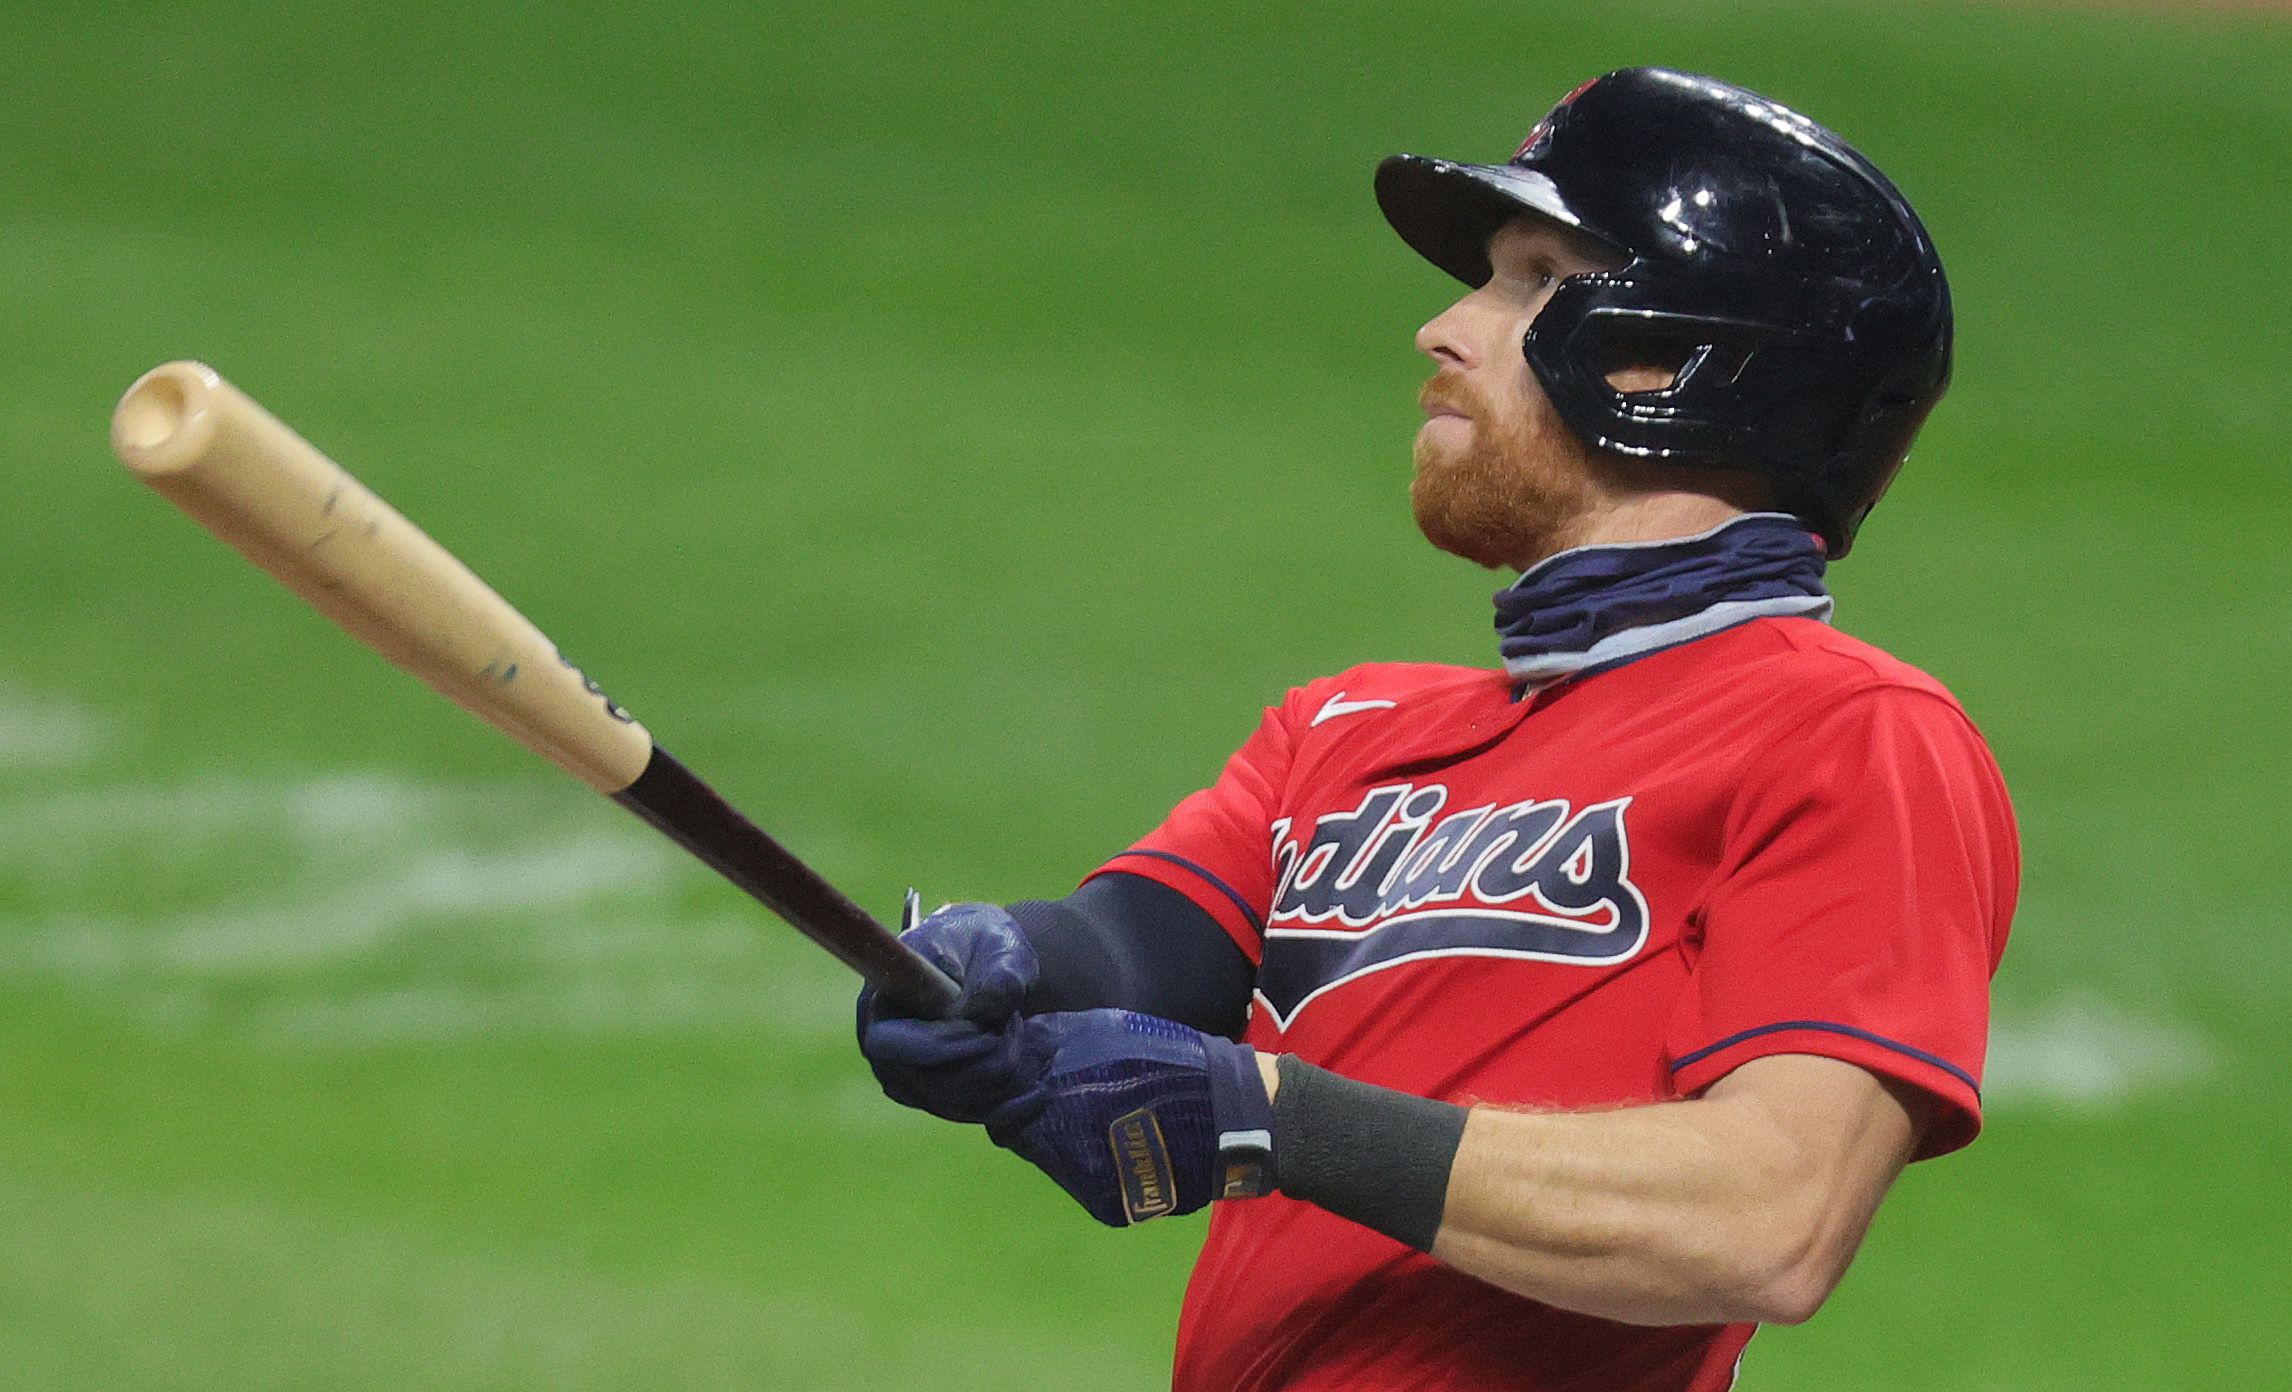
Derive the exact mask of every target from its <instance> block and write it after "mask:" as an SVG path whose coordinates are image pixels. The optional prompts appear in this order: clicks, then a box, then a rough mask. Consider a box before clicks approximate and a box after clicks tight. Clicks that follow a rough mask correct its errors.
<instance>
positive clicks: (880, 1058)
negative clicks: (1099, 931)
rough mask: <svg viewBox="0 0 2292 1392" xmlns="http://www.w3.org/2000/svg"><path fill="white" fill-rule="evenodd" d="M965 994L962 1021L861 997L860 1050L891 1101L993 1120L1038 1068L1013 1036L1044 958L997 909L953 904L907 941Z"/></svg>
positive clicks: (872, 992)
mask: <svg viewBox="0 0 2292 1392" xmlns="http://www.w3.org/2000/svg"><path fill="white" fill-rule="evenodd" d="M899 940H900V941H901V942H904V943H906V944H907V945H908V946H910V947H912V948H914V949H915V950H916V951H917V952H919V953H921V954H922V955H923V957H924V958H925V959H926V960H928V961H930V962H931V963H932V965H934V966H936V967H938V968H939V969H940V970H941V971H944V972H946V973H947V974H948V975H949V976H950V977H953V978H954V979H955V981H956V983H957V984H958V985H960V986H961V987H962V988H963V994H962V995H961V996H959V997H958V998H957V999H956V1002H955V1010H954V1013H953V1015H952V1016H951V1017H950V1018H948V1019H945V1020H926V1019H921V1018H918V1017H917V1016H915V1015H913V1014H911V1013H910V1011H909V1008H908V1006H907V1005H906V1004H905V1003H904V1002H902V1001H899V1000H897V999H896V998H893V997H890V996H886V995H884V994H883V993H881V992H880V991H878V990H877V989H876V988H875V987H874V986H868V987H866V988H865V989H863V990H862V991H861V992H860V996H859V1047H860V1053H861V1054H863V1055H865V1056H866V1058H867V1061H868V1065H869V1067H871V1068H873V1069H874V1070H875V1077H876V1081H877V1082H879V1083H881V1084H882V1085H883V1091H884V1095H885V1096H887V1097H889V1098H891V1100H892V1101H894V1102H897V1103H899V1104H901V1105H902V1106H908V1107H915V1108H918V1109H919V1110H922V1111H926V1112H929V1113H931V1114H932V1115H933V1116H938V1117H945V1118H946V1119H947V1120H949V1121H962V1122H981V1121H985V1120H986V1119H987V1118H988V1117H989V1116H990V1115H992V1114H993V1113H994V1112H995V1111H996V1110H997V1109H998V1108H1000V1107H1003V1106H1005V1105H1006V1104H1008V1103H1009V1102H1010V1101H1011V1100H1012V1099H1013V1098H1015V1097H1017V1096H1018V1095H1019V1094H1020V1093H1021V1092H1023V1091H1024V1090H1025V1089H1026V1087H1027V1086H1028V1085H1029V1083H1030V1081H1031V1080H1032V1079H1033V1078H1034V1076H1035V1075H1036V1073H1037V1072H1039V1068H1033V1069H1031V1068H1029V1067H1028V1066H1027V1064H1026V1061H1025V1060H1024V1059H1023V1058H1022V1056H1021V1052H1020V1051H1021V1048H1022V1043H1023V1041H1022V1040H1021V1038H1020V1036H1019V1032H1018V1031H1017V1030H1016V1029H1015V1028H1012V1022H1013V1019H1014V1015H1015V1012H1016V1011H1017V1010H1018V1008H1019V1002H1020V1001H1021V1000H1023V999H1025V998H1026V994H1027V992H1028V991H1029V990H1030V989H1032V988H1033V986H1034V984H1035V973H1036V970H1037V967H1036V963H1035V950H1034V948H1033V947H1032V946H1031V945H1030V944H1029V943H1028V942H1027V940H1026V936H1025V935H1024V934H1022V933H1021V932H1020V931H1019V926H1018V924H1017V923H1015V922H1013V921H1012V919H1011V916H1010V915H1009V914H1007V913H1004V912H1003V911H1002V910H1001V909H999V908H997V907H995V906H994V905H992V904H954V905H950V906H949V907H947V908H944V909H941V910H940V911H939V912H937V913H935V914H933V915H931V917H929V918H927V919H925V920H923V922H921V923H919V924H917V925H916V926H915V927H913V928H910V929H908V930H907V931H906V932H905V933H902V934H900V938H899Z"/></svg>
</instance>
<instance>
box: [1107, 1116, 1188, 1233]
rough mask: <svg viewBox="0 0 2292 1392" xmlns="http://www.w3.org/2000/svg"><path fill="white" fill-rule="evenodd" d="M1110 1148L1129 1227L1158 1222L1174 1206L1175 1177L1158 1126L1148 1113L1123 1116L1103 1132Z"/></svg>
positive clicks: (1168, 1151) (1176, 1197)
mask: <svg viewBox="0 0 2292 1392" xmlns="http://www.w3.org/2000/svg"><path fill="white" fill-rule="evenodd" d="M1106 1139H1107V1141H1108V1142H1109V1143H1110V1144H1111V1145H1113V1147H1114V1171H1115V1173H1116V1174H1118V1175H1120V1176H1121V1177H1122V1207H1123V1209H1124V1210H1125V1211H1126V1212H1128V1214H1129V1215H1130V1221H1131V1222H1133V1223H1143V1222H1145V1221H1146V1220H1147V1219H1149V1218H1159V1217H1161V1216H1162V1215H1163V1214H1165V1213H1169V1212H1171V1211H1172V1210H1174V1209H1176V1208H1177V1206H1178V1189H1177V1183H1176V1177H1175V1176H1174V1175H1172V1174H1171V1172H1170V1150H1169V1147H1167V1146H1165V1145H1164V1144H1163V1143H1162V1124H1161V1123H1160V1122H1158V1121H1156V1120H1155V1119H1154V1113H1153V1111H1152V1110H1151V1109H1149V1108H1146V1107H1140V1108H1139V1109H1138V1110H1137V1111H1135V1112H1125V1113H1124V1114H1123V1115H1121V1116H1118V1117H1116V1118H1115V1119H1114V1120H1113V1122H1112V1123H1111V1124H1109V1125H1108V1126H1107V1128H1106Z"/></svg>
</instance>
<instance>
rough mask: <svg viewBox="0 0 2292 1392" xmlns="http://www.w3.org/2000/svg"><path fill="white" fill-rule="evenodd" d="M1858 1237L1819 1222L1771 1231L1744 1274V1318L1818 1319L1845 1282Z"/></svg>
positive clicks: (1778, 1320) (1784, 1225)
mask: <svg viewBox="0 0 2292 1392" xmlns="http://www.w3.org/2000/svg"><path fill="white" fill-rule="evenodd" d="M1859 1236H1860V1234H1859V1233H1853V1234H1849V1233H1845V1232H1841V1231H1837V1230H1835V1229H1834V1228H1832V1227H1831V1226H1829V1225H1826V1224H1823V1223H1820V1222H1807V1223H1798V1224H1792V1223H1778V1224H1773V1225H1771V1226H1769V1227H1768V1228H1767V1230H1766V1232H1765V1234H1764V1237H1765V1241H1763V1242H1761V1243H1760V1244H1758V1248H1757V1252H1756V1256H1755V1258H1754V1260H1753V1261H1751V1262H1750V1263H1747V1264H1746V1265H1747V1269H1746V1270H1745V1271H1744V1273H1743V1281H1742V1285H1741V1288H1740V1290H1741V1295H1742V1298H1743V1300H1744V1303H1745V1304H1746V1306H1747V1307H1748V1308H1747V1310H1746V1312H1745V1313H1746V1314H1747V1315H1748V1316H1749V1318H1751V1319H1754V1320H1756V1321H1757V1322H1759V1323H1760V1324H1804V1323H1806V1322H1807V1321H1808V1320H1810V1319H1813V1318H1814V1316H1815V1312H1816V1311H1817V1310H1820V1309H1821V1308H1822V1307H1823V1302H1824V1301H1826V1300H1828V1299H1830V1293H1831V1292H1832V1291H1834V1290H1836V1289H1838V1283H1839V1282H1840V1281H1841V1280H1843V1279H1845V1277H1846V1268H1847V1266H1848V1265H1849V1264H1850V1263H1852V1262H1853V1260H1854V1251H1855V1248H1856V1246H1857V1245H1858V1244H1857V1241H1856V1239H1857V1238H1858V1237H1859Z"/></svg>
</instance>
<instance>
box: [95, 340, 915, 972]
mask: <svg viewBox="0 0 2292 1392" xmlns="http://www.w3.org/2000/svg"><path fill="white" fill-rule="evenodd" d="M111 447H112V452H113V453H114V454H117V455H118V456H119V458H120V462H122V463H124V464H126V465H127V467H128V468H129V469H131V470H133V471H134V472H135V474H136V476H137V477H139V478H141V479H142V480H143V481H144V482H145V483H147V484H149V485H151V487H152V488H153V489H154V490H156V491H157V492H158V493H159V494H160V496H162V497H164V498H166V499H167V500H168V501H169V502H171V503H173V504H175V505H176V506H177V507H179V508H181V509H183V511H185V512H187V513H189V514H191V516H192V518H193V519H194V520H195V521H197V522H198V523H199V525H200V526H202V527H205V528H206V529H207V530H208V531H210V532H213V533H214V534H215V535H216V536H218V537H220V538H222V539H223V540H224V541H226V542H228V543H229V544H230V545H231V546H232V547H233V548H235V549H236V550H237V551H238V552H239V553H240V554H241V555H243V556H245V557H246V558H247V559H248V560H250V561H253V562H254V563H255V564H256V565H258V566H261V567H262V568H263V569H264V570H267V571H269V572H270V573H271V575H272V576H273V577H274V578H275V579H277V580H278V582H279V583H280V584H282V585H285V586H286V587H287V588H288V589H290V590H292V591H294V592H295V593H296V594H298V595H300V596H302V598H303V599H304V600H305V601H306V602H308V603H309V604H310V606H311V607H312V608H314V609H316V610H318V611H319V612H320V613H322V614H324V615H326V617H328V618H330V619H332V620H334V622H335V623H337V624H339V625H340V626H341V627H342V628H343V630H344V631H345V632H347V633H349V634H350V636H351V637H353V638H356V639H357V640H358V641H359V642H361V643H364V644H365V645H366V646H367V647H370V648H372V649H373V650H374V651H376V652H378V653H380V654H382V656H384V657H386V658H388V659H389V660H390V661H392V662H393V663H396V664H397V665H398V666H399V667H402V668H404V669H405V670H406V671H408V672H410V673H412V674H413V675H414V676H415V677H418V678H419V679H421V681H422V682H423V683H424V684H425V685H427V686H429V687H430V689H431V690H433V691H436V692H437V693H438V694H439V695H441V696H444V697H445V698H446V699H447V700H449V701H452V702H453V703H454V704H455V705H457V706H460V707H461V708H462V709H463V710H466V711H468V712H469V713H470V714H472V715H474V716H476V717H477V718H478V719H480V720H483V721H485V722H486V723H487V724H489V725H491V726H493V727H494V728H495V729H497V730H500V731H501V732H502V733H504V734H506V735H508V736H509V737H510V738H512V739H514V740H516V741H517V742H518V743H520V744H522V745H524V746H525V747H526V748H528V749H530V750H532V751H533V752H534V753H536V754H539V755H540V756H541V757H543V758H545V759H547V760H549V761H550V762H551V763H554V764H556V765H557V766H558V767H559V768H562V769H564V770H565V771H566V772H567V773H570V774H572V775H573V776H574V777H576V778H579V779H580V780H582V781H583V782H585V783H587V784H588V785H589V786H590V787H592V788H595V789H596V790H597V791H599V792H601V793H604V794H605V795H606V796H608V797H610V798H612V799H613V800H614V801H615V802H618V803H619V804H621V805H622V806H623V807H626V808H628V809H629V810H630V811H631V812H634V813H636V814H637V815H638V816H640V817H642V818H644V819H645V820H646V821H647V822H650V823H651V824H652V825H653V826H654V827H656V828H658V829H659V830H660V831H661V832H663V833H664V834H666V835H667V836H668V837H669V839H670V840H672V841H675V842H676V843H677V844H678V845H680V846H682V847H684V848H685V849H686V850H688V851H690V852H692V853H693V854H694V855H695V856H697V857H699V858H700V859H701V860H702V861H703V862H705V863H706V864H707V865H708V866H709V868H711V869H713V870H715V871H716V872H717V873H718V874H720V875H722V876H724V877H725V878H726V879H728V880H730V881H732V883H734V884H736V885H738V886H739V887H740V888H742V889H744V890H746V891H747V892H748V893H749V894H751V895H753V896H755V898H756V899H757V900H758V901H759V902H761V903H762V904H763V905H764V906H765V907H766V908H769V909H771V910H772V911H773V912H774V913H776V914H778V915H780V917H782V918H784V919H786V920H787V921H788V922H789V923H790V924H793V925H794V926H795V928H796V929H797V931H799V932H801V933H803V934H804V935H805V936H806V937H808V938H810V939H811V940H812V941H814V942H816V943H818V944H819V945H820V946H822V947H824V948H826V949H827V950H828V951H829V952H831V953H833V954H835V955H836V957H838V958H839V959H841V960H842V961H843V962H844V963H845V964H846V965H848V966H850V967H851V968H852V969H853V970H855V971H857V972H858V973H859V974H860V975H861V976H863V977H866V978H867V979H868V980H869V981H872V982H874V983H875V984H876V985H877V986H879V987H881V988H882V989H883V990H885V991H887V992H889V993H891V994H892V995H895V996H898V997H900V998H901V999H903V1000H905V1001H907V1002H908V1003H910V1004H911V1005H914V1006H918V1007H921V1008H924V1009H927V1010H929V1011H931V1012H933V1013H934V1014H945V1013H946V1011H947V1010H948V1009H949V1008H951V1007H952V1005H953V1004H954V1001H955V996H956V986H955V983H954V982H952V981H950V980H949V979H948V978H947V976H946V974H945V973H943V972H941V971H940V970H939V969H938V968H937V967H935V966H933V965H932V964H931V963H929V962H926V961H925V960H924V959H923V958H922V957H920V956H918V955H917V954H916V953H915V952H914V951H913V950H912V949H910V948H908V947H907V946H905V945H904V944H902V943H901V942H900V941H899V940H898V939H897V938H895V937H893V936H892V935H891V932H890V930H888V929H886V928H885V927H884V926H883V925H882V924H881V923H878V922H877V921H876V920H875V919H874V917H872V916H871V915H870V914H869V913H868V912H867V911H866V910H865V909H862V908H860V907H859V906H858V905H857V904H854V903H853V902H852V901H851V900H850V899H848V898H846V897H845V896H844V895H843V893H842V892H841V891H839V890H838V889H837V888H836V887H835V886H834V885H832V884H829V883H828V882H827V881H826V880H825V879H823V878H822V877H821V876H820V875H819V873H818V872H817V871H815V870H813V869H812V868H811V867H810V866H808V865H806V864H805V863H804V862H803V861H801V860H799V859H797V858H796V857H795V856H794V855H793V854H792V853H790V852H789V851H788V850H787V848H786V847H784V846H782V845H781V844H780V843H779V842H777V841H775V840H773V839H772V838H771V837H770V836H769V835H767V834H765V832H764V831H762V830H761V829H760V828H758V827H757V826H756V825H755V824H754V823H753V822H750V821H749V820H748V819H747V818H746V817H744V816H742V815H741V814H740V813H739V812H738V811H737V810H735V809H734V808H733V807H732V806H731V805H730V804H729V803H727V802H725V800H724V799H723V798H722V797H720V796H718V795H717V793H716V791H715V790H714V789H713V788H710V787H709V786H708V784H706V783H704V782H702V781H701V780H700V779H699V778H698V777H697V776H695V775H694V774H693V772H692V771H691V770H690V769H687V768H686V767H685V766H684V765H683V764H681V763H678V762H677V761H676V760H675V759H674V758H672V757H671V756H670V755H669V753H668V751H667V750H665V749H662V748H661V747H660V746H659V745H657V744H655V743H653V738H652V736H651V735H650V734H648V733H646V731H645V727H644V726H642V725H639V724H638V723H637V722H636V721H635V720H633V719H631V718H630V717H629V714H628V713H627V712H626V711H624V710H622V709H621V708H620V707H619V706H617V705H614V704H613V702H612V701H611V700H610V699H608V698H607V697H606V695H605V693H604V692H603V691H601V690H599V689H598V687H597V684H596V683H595V682H593V681H591V680H589V678H588V677H587V676H585V675H583V673H582V672H581V669H580V668H578V667H575V666H574V665H573V664H572V663H571V662H568V661H566V660H565V658H564V656H563V655H562V654H560V653H559V652H558V651H557V645H556V644H554V643H552V642H550V641H549V639H548V637H547V636H545V635H544V634H543V633H542V632H541V630H540V629H538V628H535V627H534V626H533V624H532V623H531V622H530V621H528V620H527V619H526V617H525V616H524V615H523V614H520V613H519V612H517V610H516V609H514V608H512V607H510V605H509V603H508V601H506V600H504V599H503V598H502V597H501V596H500V595H498V594H496V593H494V592H493V590H492V589H491V588H490V587H488V586H487V584H486V583H485V582H484V581H483V580H480V579H479V578H478V577H477V576H476V575H475V574H474V573H472V572H471V570H470V569H469V567H467V566H465V565H463V564H462V563H461V562H460V561H458V560H456V559H454V557H453V554H452V553H451V552H449V551H447V550H446V549H445V548H444V547H442V546H440V545H438V543H436V542H435V541H432V540H431V539H430V538H429V536H428V535H427V534H425V533H424V532H423V531H422V530H421V529H420V528H419V527H416V526H415V525H414V524H413V523H411V522H409V521H407V520H406V519H405V517H404V516H402V515H401V514H400V513H399V512H398V511H397V509H395V508H393V507H391V506H390V505H389V504H388V503H386V502H384V501H382V499H380V498H379V497H376V496H375V495H374V494H373V493H372V492H370V491H369V490H368V489H367V488H366V487H365V486H364V485H362V484H361V483H359V482H358V480H357V479H354V478H352V477H351V476H350V474H349V473H348V472H347V471H345V470H344V469H343V468H342V466H340V465H339V464H336V463H335V462H334V461H333V460H331V459H329V458H327V457H326V456H325V455H324V454H322V453H320V452H319V451H318V450H317V449H315V448H314V447H312V446H311V445H310V443H309V442H307V441H305V440H304V439H303V438H302V437H301V436H299V435H297V434H295V433H294V432H293V431H292V430H289V429H288V428H287V427H286V426H285V425H283V424H281V423H280V421H279V420H278V419H277V418H276V417H274V416H273V415H271V414H270V412H268V411H265V410H264V409H263V408H262V407H261V406H259V405H257V404H256V403H255V402H254V401H253V400H252V399H250V398H249V397H248V396H247V395H246V394H245V393H243V392H241V391H240V390H239V389H238V388H236V387H234V386H232V385H231V384H230V383H229V382H226V381H224V380H223V378H222V377H221V375H219V374H218V373H217V372H216V371H215V370H214V369H213V368H211V367H208V366H207V365H206V364H204V363H197V362H171V363H166V364H163V365H161V366H159V367H155V368H153V369H152V370H151V371H149V372H147V373H145V374H144V375H143V376H142V377H140V378H138V379H137V380H136V383H135V385H134V386H132V387H129V388H128V389H127V394H126V395H125V396H123V397H121V398H120V402H119V408H118V409H117V410H116V411H115V412H113V414H112V422H111Z"/></svg>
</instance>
